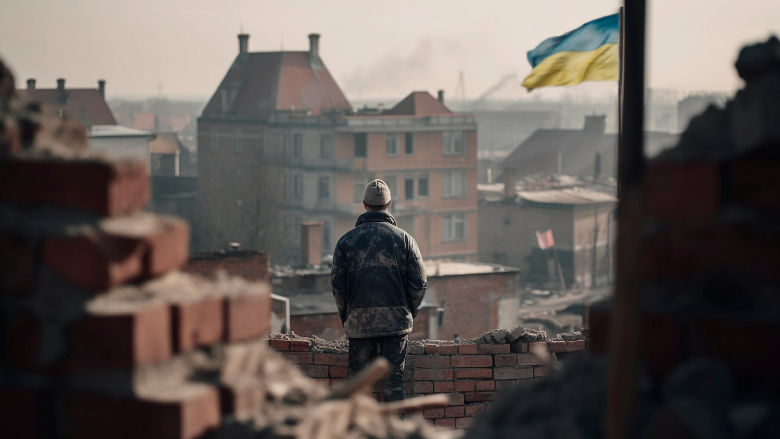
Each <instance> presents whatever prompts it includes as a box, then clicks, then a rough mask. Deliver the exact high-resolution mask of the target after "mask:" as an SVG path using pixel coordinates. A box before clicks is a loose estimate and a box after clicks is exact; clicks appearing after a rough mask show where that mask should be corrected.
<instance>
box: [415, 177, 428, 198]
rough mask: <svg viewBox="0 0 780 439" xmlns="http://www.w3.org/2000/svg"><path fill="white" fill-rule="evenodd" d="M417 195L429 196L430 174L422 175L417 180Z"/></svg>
mask: <svg viewBox="0 0 780 439" xmlns="http://www.w3.org/2000/svg"><path fill="white" fill-rule="evenodd" d="M417 195H419V196H421V197H427V196H428V174H425V175H421V176H420V178H419V179H418V180H417Z"/></svg>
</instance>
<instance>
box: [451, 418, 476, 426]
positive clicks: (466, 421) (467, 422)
mask: <svg viewBox="0 0 780 439" xmlns="http://www.w3.org/2000/svg"><path fill="white" fill-rule="evenodd" d="M473 422H474V418H458V419H456V420H455V428H469V427H471V424H472V423H473Z"/></svg>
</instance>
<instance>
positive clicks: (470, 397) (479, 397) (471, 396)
mask: <svg viewBox="0 0 780 439" xmlns="http://www.w3.org/2000/svg"><path fill="white" fill-rule="evenodd" d="M463 397H464V398H465V400H466V402H481V401H492V400H493V398H494V397H495V392H466V393H464V394H463Z"/></svg>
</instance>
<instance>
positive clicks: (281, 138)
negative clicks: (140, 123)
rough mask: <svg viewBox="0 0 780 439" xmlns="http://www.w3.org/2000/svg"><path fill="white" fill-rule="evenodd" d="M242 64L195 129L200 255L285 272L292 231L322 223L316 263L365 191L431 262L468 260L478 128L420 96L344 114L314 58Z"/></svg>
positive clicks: (472, 246) (264, 57) (315, 53)
mask: <svg viewBox="0 0 780 439" xmlns="http://www.w3.org/2000/svg"><path fill="white" fill-rule="evenodd" d="M309 41H310V47H309V50H308V51H306V52H260V53H250V52H249V51H248V50H247V49H248V46H247V45H248V36H247V35H243V34H242V35H239V53H238V56H237V57H236V59H235V61H234V62H233V65H232V66H231V68H230V70H229V71H228V73H227V75H226V76H225V78H224V79H223V81H222V83H221V84H220V85H219V87H218V88H217V90H216V92H215V93H214V95H213V96H212V98H211V100H210V101H209V103H208V105H207V106H206V108H205V109H204V111H203V114H202V116H201V117H200V118H199V120H198V151H199V152H198V156H199V159H198V167H199V169H198V173H199V193H200V197H201V200H202V210H203V216H204V219H205V222H204V224H205V226H206V227H205V229H204V233H205V234H206V235H207V236H206V237H207V240H206V241H205V242H208V244H207V245H208V246H211V247H212V248H213V247H219V246H224V245H225V244H226V243H227V242H231V241H233V242H240V243H241V244H242V247H244V248H246V247H248V248H256V249H263V250H267V251H269V252H270V253H271V254H272V257H273V260H274V261H279V262H281V263H284V262H294V261H295V258H296V257H297V256H298V255H299V254H300V251H299V248H298V246H299V242H300V239H299V236H298V234H299V227H298V226H299V224H300V223H303V222H307V221H321V222H323V225H324V227H323V253H324V254H330V253H332V250H333V246H334V245H335V242H336V240H337V239H338V237H339V236H340V235H341V234H342V233H344V232H346V231H347V230H349V229H350V228H351V227H353V224H354V221H355V218H356V216H357V215H358V214H360V213H361V212H362V210H363V208H362V204H361V200H362V193H363V187H364V185H365V184H366V182H368V181H369V180H370V179H372V178H382V179H384V180H385V181H387V183H388V185H389V186H390V188H391V190H392V193H393V200H394V202H393V207H392V212H393V214H394V215H395V216H396V218H397V219H398V221H399V226H401V227H402V228H404V229H406V230H407V231H409V232H410V233H411V234H413V235H414V236H415V238H416V239H417V241H418V243H419V245H420V248H421V251H422V252H423V255H424V256H425V257H429V258H451V259H466V260H476V257H477V190H476V178H477V176H476V161H477V145H476V127H477V126H476V122H475V120H474V117H473V116H472V115H468V114H460V113H454V112H452V111H450V110H449V109H448V108H447V107H446V106H445V105H444V103H443V95H442V94H440V95H439V99H436V98H434V97H433V96H431V95H430V94H429V93H427V92H413V93H411V94H410V95H409V96H407V97H406V98H405V99H403V100H402V101H401V102H399V103H398V105H396V106H395V107H393V108H392V109H390V110H387V111H376V110H374V111H372V110H363V111H353V110H352V109H351V106H350V104H349V102H348V101H347V99H346V97H345V96H344V94H343V93H342V92H341V89H340V88H339V86H338V84H337V83H336V82H335V81H334V80H333V78H332V76H331V75H330V73H329V72H328V70H327V69H326V68H325V65H324V63H323V62H322V60H321V58H320V57H319V35H316V34H312V35H309Z"/></svg>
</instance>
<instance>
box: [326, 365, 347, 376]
mask: <svg viewBox="0 0 780 439" xmlns="http://www.w3.org/2000/svg"><path fill="white" fill-rule="evenodd" d="M328 370H329V371H330V377H331V378H346V377H347V375H348V374H349V371H348V369H347V366H329V368H328Z"/></svg>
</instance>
